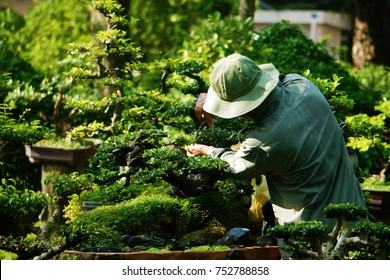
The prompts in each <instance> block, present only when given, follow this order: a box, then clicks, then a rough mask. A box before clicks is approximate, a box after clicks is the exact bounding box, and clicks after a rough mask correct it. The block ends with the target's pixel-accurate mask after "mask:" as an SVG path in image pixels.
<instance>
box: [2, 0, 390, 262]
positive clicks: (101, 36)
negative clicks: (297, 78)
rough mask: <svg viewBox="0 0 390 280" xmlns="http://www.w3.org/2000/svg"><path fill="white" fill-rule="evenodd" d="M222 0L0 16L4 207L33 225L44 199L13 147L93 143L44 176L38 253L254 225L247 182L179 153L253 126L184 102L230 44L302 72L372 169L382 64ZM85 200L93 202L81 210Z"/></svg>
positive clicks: (382, 125) (381, 118) (100, 5)
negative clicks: (341, 56)
mask: <svg viewBox="0 0 390 280" xmlns="http://www.w3.org/2000/svg"><path fill="white" fill-rule="evenodd" d="M233 2H234V1H211V2H210V1H201V0H199V1H159V3H155V1H148V2H147V3H146V4H145V2H144V1H132V5H131V7H130V8H129V7H122V6H120V5H119V4H118V3H117V1H111V0H105V1H73V0H72V1H60V0H45V1H44V0H42V1H39V5H37V6H36V8H34V9H32V11H31V12H30V13H28V14H27V15H26V16H25V17H20V16H17V15H15V14H13V13H12V12H11V11H9V10H5V11H1V12H0V26H1V27H4V28H0V35H2V36H0V37H1V39H0V45H1V48H0V65H1V67H3V68H0V104H1V112H0V124H1V126H2V130H1V131H0V139H1V140H2V142H0V143H1V144H0V170H1V173H0V175H1V178H2V180H3V181H2V182H3V186H2V187H1V192H0V194H1V198H2V200H1V204H0V206H2V209H3V212H4V213H5V212H7V213H9V212H12V213H13V212H14V213H13V215H14V216H17V217H20V218H21V219H22V218H23V215H25V214H26V211H27V212H29V213H30V214H33V216H34V217H33V220H34V221H36V220H37V216H38V214H39V212H40V210H41V209H42V208H43V207H44V206H45V204H44V202H45V201H44V200H43V198H44V196H43V195H42V194H41V193H40V192H38V191H37V190H38V189H39V188H40V185H41V182H40V179H41V178H40V174H39V167H40V166H39V165H33V164H31V163H29V162H28V161H27V159H26V157H25V155H24V149H23V144H25V143H35V142H37V141H38V140H41V139H42V138H45V139H44V140H45V141H47V140H49V138H53V136H52V135H53V134H54V135H55V136H56V137H60V138H63V139H62V141H68V140H69V139H73V140H80V139H82V138H85V137H94V138H99V139H102V140H103V143H102V145H100V146H99V147H98V148H97V150H96V154H95V155H94V156H93V157H91V158H90V159H89V161H88V162H87V163H86V166H85V167H86V169H85V173H84V174H81V173H77V172H76V173H71V174H61V175H58V176H51V177H47V178H42V179H44V181H43V183H44V184H50V185H51V186H52V187H53V188H54V190H55V195H54V196H53V197H51V199H49V200H48V201H50V202H51V203H53V205H54V206H57V210H58V209H59V210H60V212H61V213H59V215H62V216H63V218H64V219H63V221H65V223H64V224H60V225H57V227H56V226H53V225H50V228H44V230H45V232H46V233H47V232H49V233H50V234H51V235H52V238H51V239H50V240H49V242H47V240H46V241H45V246H46V249H49V247H53V246H57V245H58V244H59V245H60V247H61V246H68V247H69V246H71V247H73V248H77V249H80V248H81V247H93V246H118V247H121V248H122V247H123V246H124V244H123V241H122V238H121V236H122V235H124V234H133V235H137V234H143V233H145V232H147V231H151V232H154V231H165V232H168V233H169V234H170V235H171V237H172V238H179V237H181V236H182V235H184V234H186V233H188V232H189V231H193V230H198V229H200V228H202V227H204V226H223V227H226V228H231V227H235V226H245V227H258V225H254V224H253V223H251V222H249V220H248V217H247V208H248V205H247V202H245V201H247V200H248V197H250V194H251V192H252V186H251V185H250V182H247V181H243V180H237V179H233V178H228V177H227V176H226V174H225V172H224V171H225V168H226V164H225V163H224V162H222V161H220V160H212V159H210V158H209V157H196V158H191V157H187V156H186V154H185V150H184V148H185V146H186V145H188V144H190V143H194V142H198V143H204V144H209V145H213V146H223V147H230V146H231V145H234V144H236V143H238V142H239V141H240V139H241V135H242V134H243V133H244V131H243V129H244V128H245V127H246V128H248V127H250V126H251V123H250V122H247V121H242V120H223V119H219V118H215V119H214V120H213V121H214V126H213V127H212V128H207V127H206V126H205V124H202V123H199V121H198V120H197V119H196V118H195V117H194V114H193V110H192V104H193V101H194V100H195V97H196V96H197V95H198V94H199V93H201V92H205V91H206V90H207V88H208V75H209V73H210V69H211V66H212V65H213V64H214V62H216V61H217V60H218V59H219V58H221V57H224V56H227V55H229V54H231V53H234V52H238V53H242V54H244V55H248V56H249V57H251V58H252V59H254V60H255V61H256V62H258V63H265V62H272V63H274V64H275V66H277V68H278V69H279V70H280V71H281V72H282V73H289V72H298V73H301V74H303V75H306V76H307V77H308V78H309V79H311V80H312V81H313V82H314V83H315V84H316V85H317V86H318V87H319V88H320V89H321V91H322V92H323V94H324V96H325V97H326V99H327V100H328V101H329V103H330V105H331V107H332V109H333V111H334V113H335V115H336V117H337V118H338V120H339V121H340V124H341V125H343V126H344V132H345V135H346V140H347V143H348V145H349V146H350V147H352V148H355V149H358V150H360V151H361V152H362V153H363V154H362V155H363V158H362V159H363V162H362V161H361V164H360V169H361V171H362V172H361V173H362V174H368V175H369V176H370V175H371V174H373V173H379V171H380V170H381V168H382V164H386V163H387V164H388V162H389V145H388V144H387V143H388V130H386V128H388V121H389V116H388V112H389V110H388V101H386V98H388V97H389V91H388V88H387V84H388V81H389V80H390V79H389V71H388V69H386V68H383V67H374V66H370V67H372V68H370V71H367V72H366V71H364V70H363V71H361V72H359V71H355V70H351V69H350V67H349V66H348V65H346V64H341V63H339V62H338V61H336V60H335V59H334V58H332V57H331V56H330V55H329V54H328V53H327V50H326V48H325V47H324V45H322V44H317V43H314V42H312V41H311V40H309V39H308V38H307V37H306V36H305V35H304V34H303V33H302V32H301V31H300V30H299V29H298V28H297V27H294V26H292V25H290V24H289V23H287V22H281V23H278V24H275V25H272V26H270V27H268V28H266V29H265V30H263V31H258V30H254V29H253V21H252V20H250V19H248V20H247V21H241V20H240V19H239V18H238V17H234V16H226V15H228V14H229V11H232V10H235V9H236V7H235V6H234V5H233ZM226 4H228V5H226ZM199 7H201V9H198V8H199ZM222 7H224V8H222ZM225 8H226V9H225ZM164 11H166V12H164ZM194 11H196V12H194ZM215 11H219V12H215ZM127 14H128V15H130V16H129V17H127V18H126V17H123V15H127ZM188 14H192V15H193V16H192V17H188V16H187V15H188ZM91 31H92V32H91ZM10 58H11V59H10ZM3 65H4V66H3ZM358 113H359V114H358ZM3 128H4V129H3ZM49 132H50V134H49ZM64 138H66V140H64ZM356 139H357V140H358V141H357V142H356ZM11 141H12V145H11V144H10V143H11ZM14 141H18V144H14V143H15V142H14ZM374 152H375V153H377V154H375V156H374ZM26 170H28V172H27V171H26ZM83 201H93V202H99V203H101V204H102V205H103V207H98V208H97V209H95V210H93V211H90V212H84V211H83V210H82V207H81V205H82V202H83ZM17 205H20V207H18V209H15V208H14V206H17ZM62 210H64V212H62ZM57 214H58V213H57ZM30 222H32V221H30V220H29V223H30ZM30 224H31V223H30ZM49 224H50V223H49ZM308 226H309V228H310V227H311V226H310V224H308ZM312 228H313V231H315V233H316V236H320V235H321V229H320V230H318V231H316V230H317V229H318V228H317V225H313V227H312ZM301 229H303V227H302V228H299V230H301ZM36 230H37V231H38V229H36ZM297 230H298V228H297ZM313 231H310V230H309V231H308V232H307V233H305V234H304V235H305V236H307V235H308V234H309V235H310V236H312V235H313ZM16 234H24V232H23V233H20V232H19V233H18V232H17V231H16ZM46 235H47V234H46ZM313 236H314V235H313ZM79 237H80V238H81V239H79ZM40 238H41V236H39V235H38V236H37V237H36V241H39V240H40ZM34 240H35V239H34ZM23 244H24V243H23ZM30 247H31V248H30V249H31V250H33V249H34V248H35V247H34V248H33V246H30ZM39 248H41V247H39ZM35 249H36V248H35ZM26 250H27V249H26ZM18 252H20V251H18ZM31 254H33V253H31ZM23 256H30V255H29V254H26V255H23Z"/></svg>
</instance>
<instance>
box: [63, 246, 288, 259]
mask: <svg viewBox="0 0 390 280" xmlns="http://www.w3.org/2000/svg"><path fill="white" fill-rule="evenodd" d="M60 258H72V259H74V258H76V259H79V260H229V259H237V260H239V259H241V260H279V259H280V252H279V247H278V246H264V247H260V246H256V247H244V248H234V249H230V250H215V251H168V252H155V253H152V252H131V253H120V252H80V251H65V252H63V253H62V254H61V255H60Z"/></svg>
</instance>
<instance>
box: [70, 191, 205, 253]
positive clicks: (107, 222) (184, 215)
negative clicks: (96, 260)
mask: <svg viewBox="0 0 390 280" xmlns="http://www.w3.org/2000/svg"><path fill="white" fill-rule="evenodd" d="M206 217H207V213H206V212H205V211H203V210H200V209H199V207H198V206H197V205H195V204H193V203H191V202H189V201H188V200H180V199H178V198H171V197H168V196H166V195H156V194H155V195H153V196H145V195H141V196H139V197H137V198H135V199H133V200H131V201H129V202H128V203H126V204H118V205H114V206H103V207H98V208H96V209H94V210H92V211H90V212H86V213H84V214H83V215H81V216H80V217H79V219H78V220H77V221H75V225H76V224H78V225H79V227H80V228H85V227H86V226H88V229H87V230H88V232H90V233H92V232H93V231H100V229H101V228H103V229H104V228H108V229H111V230H112V231H116V232H118V233H120V234H122V235H123V234H131V235H137V234H141V233H144V232H151V231H163V232H167V233H171V234H173V235H174V236H176V237H179V236H181V235H183V234H185V233H188V232H190V231H193V230H197V229H199V228H200V227H202V225H204V223H205V220H206ZM94 246H97V245H94Z"/></svg>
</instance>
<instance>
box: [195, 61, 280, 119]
mask: <svg viewBox="0 0 390 280" xmlns="http://www.w3.org/2000/svg"><path fill="white" fill-rule="evenodd" d="M278 81H279V72H278V70H277V69H276V68H275V66H274V65H272V64H271V63H267V64H261V65H256V63H254V62H253V61H252V60H251V59H250V58H248V57H246V56H243V55H240V54H232V55H229V56H227V57H225V58H222V59H220V60H219V61H217V63H216V64H215V65H214V68H213V70H212V71H211V74H210V87H209V89H208V92H207V99H206V102H205V104H204V106H203V110H205V111H206V112H208V113H210V114H213V115H215V116H219V117H221V118H225V119H230V118H234V117H238V116H242V115H244V114H246V113H248V112H250V111H252V110H253V109H255V108H256V107H257V106H259V105H260V104H261V103H262V102H263V101H264V100H265V99H266V98H267V96H268V95H269V94H270V92H271V91H272V90H273V89H274V88H275V86H276V85H277V84H278Z"/></svg>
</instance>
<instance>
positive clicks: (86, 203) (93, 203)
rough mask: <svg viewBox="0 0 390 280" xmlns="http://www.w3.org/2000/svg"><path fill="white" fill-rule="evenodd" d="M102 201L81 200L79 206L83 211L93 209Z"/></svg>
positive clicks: (100, 204)
mask: <svg viewBox="0 0 390 280" xmlns="http://www.w3.org/2000/svg"><path fill="white" fill-rule="evenodd" d="M102 205H103V203H101V202H96V201H83V202H82V203H81V208H82V209H83V211H90V210H93V209H95V208H96V207H99V206H102Z"/></svg>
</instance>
